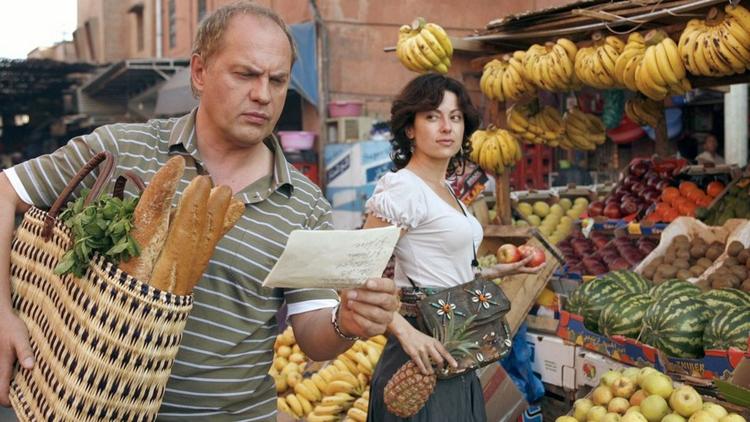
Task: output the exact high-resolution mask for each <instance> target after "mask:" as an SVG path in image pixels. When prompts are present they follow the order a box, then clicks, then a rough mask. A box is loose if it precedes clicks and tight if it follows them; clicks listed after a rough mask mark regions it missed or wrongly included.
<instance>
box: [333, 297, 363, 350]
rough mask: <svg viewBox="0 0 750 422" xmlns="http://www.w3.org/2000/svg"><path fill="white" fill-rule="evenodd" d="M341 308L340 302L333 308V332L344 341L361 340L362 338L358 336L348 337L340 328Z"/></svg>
mask: <svg viewBox="0 0 750 422" xmlns="http://www.w3.org/2000/svg"><path fill="white" fill-rule="evenodd" d="M340 306H341V303H340V302H339V303H338V304H337V305H336V306H334V307H333V308H331V325H333V331H335V332H336V335H337V336H339V338H341V339H343V340H346V341H357V340H360V338H359V337H357V336H348V335H346V334H344V333H343V332H342V331H341V327H339V307H340Z"/></svg>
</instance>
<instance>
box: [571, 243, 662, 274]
mask: <svg viewBox="0 0 750 422" xmlns="http://www.w3.org/2000/svg"><path fill="white" fill-rule="evenodd" d="M656 245H657V241H656V240H653V239H649V238H645V237H641V238H638V239H630V238H628V237H627V236H621V237H617V238H614V239H610V238H609V237H608V236H607V235H605V234H602V233H599V232H593V233H591V238H590V239H586V238H585V237H583V235H582V234H580V233H578V234H576V235H573V236H570V237H568V238H567V239H565V240H563V241H562V242H560V244H558V245H557V246H558V248H559V249H560V251H561V252H562V253H563V255H565V262H566V264H567V265H568V271H570V272H571V273H579V274H587V275H601V274H605V273H608V272H610V271H617V270H627V269H630V268H632V267H634V266H636V265H637V264H638V263H639V262H641V261H642V260H643V258H645V257H646V256H647V255H648V254H649V253H651V251H652V250H654V248H656Z"/></svg>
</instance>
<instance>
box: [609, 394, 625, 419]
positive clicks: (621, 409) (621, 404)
mask: <svg viewBox="0 0 750 422" xmlns="http://www.w3.org/2000/svg"><path fill="white" fill-rule="evenodd" d="M628 408H630V402H628V399H625V398H622V397H615V398H613V399H612V400H610V401H609V404H608V405H607V410H608V411H609V412H612V413H619V414H621V415H622V414H623V413H625V412H626V411H627V410H628Z"/></svg>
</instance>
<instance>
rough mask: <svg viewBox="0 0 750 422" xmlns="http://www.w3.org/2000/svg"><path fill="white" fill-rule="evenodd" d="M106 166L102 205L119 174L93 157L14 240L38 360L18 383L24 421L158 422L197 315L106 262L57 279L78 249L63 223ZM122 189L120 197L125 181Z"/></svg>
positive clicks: (20, 292)
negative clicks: (73, 200) (84, 185)
mask: <svg viewBox="0 0 750 422" xmlns="http://www.w3.org/2000/svg"><path fill="white" fill-rule="evenodd" d="M102 161H104V163H105V165H104V166H102V167H104V169H103V170H102V169H100V172H99V176H98V178H97V183H96V185H95V187H94V188H93V189H92V193H91V194H90V195H89V198H88V199H90V198H95V197H97V196H98V191H99V190H100V189H101V186H103V185H104V184H106V183H107V182H108V181H109V178H110V177H111V174H112V168H113V159H112V156H111V154H109V153H100V154H98V155H97V156H95V157H94V158H93V159H92V160H91V161H90V162H89V163H88V164H87V165H86V166H85V167H84V168H83V169H82V170H81V171H80V172H79V173H78V174H77V175H76V177H75V178H74V179H73V180H72V181H71V182H70V184H69V185H68V188H66V190H65V191H64V192H63V193H62V194H61V195H60V198H58V200H57V202H56V203H55V205H53V207H52V208H51V209H50V211H49V213H46V212H44V211H42V210H40V209H37V208H31V209H30V210H29V211H28V212H26V214H25V216H24V219H23V223H22V224H21V226H20V227H19V228H18V230H17V231H16V234H15V236H14V238H13V243H12V246H11V288H12V301H13V307H14V308H15V309H16V311H17V313H18V315H19V316H20V318H21V319H22V320H23V321H24V323H26V326H27V328H28V330H29V336H30V342H31V348H32V350H33V353H34V359H35V365H34V368H33V369H31V370H26V369H23V368H20V367H19V368H18V370H17V372H16V373H15V375H14V378H13V380H12V382H11V392H10V399H11V403H12V405H13V408H14V409H15V411H16V414H17V416H18V418H19V419H20V420H21V421H41V420H45V421H47V420H71V421H99V420H107V421H111V420H133V421H150V420H154V419H156V415H157V412H158V410H159V406H160V404H161V400H162V397H163V395H164V387H165V385H166V383H167V379H168V378H169V374H170V371H171V368H172V363H173V361H174V357H175V355H176V354H177V349H178V347H179V345H180V340H181V337H182V330H183V328H184V327H185V321H186V320H187V316H188V313H189V312H190V309H191V308H192V304H193V302H192V296H176V295H173V294H170V293H167V292H164V291H161V290H156V289H154V288H152V287H151V286H149V285H148V284H146V283H143V282H141V281H139V280H136V279H134V278H132V277H131V276H129V275H127V274H125V273H123V272H121V271H120V270H118V269H117V267H116V266H114V265H112V264H111V263H109V262H107V261H106V260H104V259H103V258H102V257H100V256H96V257H95V258H94V259H93V260H92V262H91V265H90V266H89V269H88V270H87V272H86V274H85V275H84V276H83V277H81V278H77V277H75V276H74V275H72V274H67V275H64V276H58V275H56V274H55V273H54V272H53V270H54V268H55V266H56V265H57V263H58V261H59V260H60V259H61V258H62V256H63V255H64V254H65V252H66V251H67V250H68V249H69V248H71V247H72V245H73V240H72V239H71V235H70V231H69V230H68V228H67V227H66V226H65V225H64V224H63V223H62V222H61V221H59V220H58V219H57V218H56V216H57V215H58V212H59V211H60V208H62V205H63V204H64V203H65V202H66V201H67V198H68V196H69V194H70V192H72V191H73V190H74V188H75V187H76V186H77V185H78V184H79V183H80V181H81V180H82V179H83V178H84V177H85V176H86V175H87V174H88V173H89V172H91V171H92V170H93V169H94V168H96V167H97V166H98V165H99V164H100V163H101V162H102ZM117 185H118V186H117V187H116V193H115V195H118V194H119V195H121V194H122V188H123V187H124V179H122V178H120V179H118V183H117ZM118 190H119V192H118Z"/></svg>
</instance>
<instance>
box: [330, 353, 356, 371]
mask: <svg viewBox="0 0 750 422" xmlns="http://www.w3.org/2000/svg"><path fill="white" fill-rule="evenodd" d="M333 364H334V365H335V366H336V367H337V368H339V370H340V371H341V372H349V373H351V374H355V373H356V372H357V363H356V362H352V361H351V360H350V359H349V358H347V357H346V356H345V355H339V356H338V357H337V358H336V360H334V361H333Z"/></svg>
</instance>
